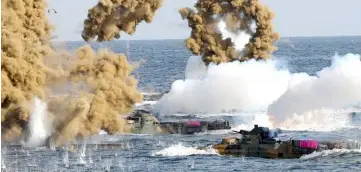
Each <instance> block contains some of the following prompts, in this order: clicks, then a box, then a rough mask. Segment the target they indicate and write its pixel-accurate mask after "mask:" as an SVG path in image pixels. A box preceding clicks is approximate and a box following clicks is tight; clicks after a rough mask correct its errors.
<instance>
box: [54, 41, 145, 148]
mask: <svg viewBox="0 0 361 172" xmlns="http://www.w3.org/2000/svg"><path fill="white" fill-rule="evenodd" d="M76 54H77V57H78V61H76V62H75V65H74V67H72V68H71V70H70V71H69V76H68V78H69V81H71V82H79V81H85V82H86V84H87V85H88V86H89V89H90V91H89V93H91V94H87V95H82V96H80V97H79V98H76V101H75V102H74V103H71V104H69V105H71V106H70V107H71V108H69V109H67V111H65V112H66V114H65V116H66V115H67V116H68V117H67V118H66V119H63V120H60V121H61V122H60V124H57V126H58V127H57V134H56V137H55V143H56V144H57V145H58V144H62V143H65V142H67V141H70V140H71V139H69V138H74V137H75V136H76V137H86V136H89V135H93V134H98V133H99V132H100V129H102V130H105V131H106V132H107V133H109V134H115V133H123V132H130V131H124V130H123V125H125V121H124V120H122V118H121V115H123V114H126V113H128V112H130V111H131V110H132V108H133V105H134V104H135V103H139V102H141V101H142V100H143V96H142V94H141V93H140V92H139V91H138V90H137V81H136V80H135V79H134V77H132V76H130V73H131V71H132V67H131V66H130V65H129V64H128V61H127V58H126V57H125V55H124V54H115V53H113V52H110V51H108V50H107V49H101V50H99V51H98V52H97V53H96V52H94V51H93V50H92V49H91V47H90V46H88V45H86V46H83V47H80V48H79V49H78V50H77V53H76ZM60 102H68V101H60ZM58 104H59V103H55V105H58ZM65 107H68V106H65ZM57 108H58V107H56V108H55V109H54V111H58V110H57ZM63 109H64V108H62V107H61V108H60V111H61V110H63ZM50 111H51V110H50ZM74 128H76V130H74ZM69 135H70V136H69Z"/></svg>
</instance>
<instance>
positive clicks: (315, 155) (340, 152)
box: [300, 149, 361, 160]
mask: <svg viewBox="0 0 361 172" xmlns="http://www.w3.org/2000/svg"><path fill="white" fill-rule="evenodd" d="M344 154H358V155H360V156H361V149H332V150H324V151H321V152H313V153H311V154H308V155H303V156H301V158H300V159H302V160H308V159H314V158H318V157H337V156H341V155H344Z"/></svg>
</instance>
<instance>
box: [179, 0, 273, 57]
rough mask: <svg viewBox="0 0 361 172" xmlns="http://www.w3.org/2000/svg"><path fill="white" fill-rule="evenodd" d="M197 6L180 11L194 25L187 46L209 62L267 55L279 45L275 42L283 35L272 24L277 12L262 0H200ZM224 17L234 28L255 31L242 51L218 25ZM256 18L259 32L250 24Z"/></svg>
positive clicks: (228, 25) (248, 31)
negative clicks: (224, 34)
mask: <svg viewBox="0 0 361 172" xmlns="http://www.w3.org/2000/svg"><path fill="white" fill-rule="evenodd" d="M195 8H196V9H197V12H196V11H194V10H192V9H190V8H182V9H180V11H179V12H180V14H181V15H182V18H183V19H187V20H188V25H189V27H191V28H192V33H191V36H190V37H189V38H188V39H187V40H186V47H187V48H188V49H189V50H190V51H192V53H193V54H195V55H202V56H203V61H204V62H205V63H206V64H209V63H210V62H214V63H217V64H219V63H221V62H229V61H234V60H240V61H244V60H248V59H252V58H255V59H267V58H269V56H270V54H271V53H272V52H273V51H274V50H275V49H276V47H274V46H273V43H274V42H275V41H276V40H278V39H279V35H278V34H277V33H275V32H274V31H273V28H272V23H271V20H272V18H273V13H272V12H271V11H270V10H269V9H268V8H267V7H266V6H263V5H261V4H260V2H259V1H258V0H198V2H197V3H196V4H195ZM220 20H223V21H224V22H225V23H226V27H227V30H228V31H230V32H233V33H235V34H237V32H239V31H246V33H248V34H250V35H253V36H252V38H251V40H250V42H249V43H248V44H247V45H246V47H245V49H244V50H243V51H242V52H240V51H238V50H236V49H235V48H234V43H232V41H231V39H229V38H227V39H223V38H222V35H221V34H220V33H219V31H218V28H217V22H218V21H220ZM252 20H253V21H254V22H256V26H257V29H256V32H255V33H252V28H251V25H250V21H252Z"/></svg>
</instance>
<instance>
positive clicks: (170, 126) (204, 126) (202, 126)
mask: <svg viewBox="0 0 361 172" xmlns="http://www.w3.org/2000/svg"><path fill="white" fill-rule="evenodd" d="M127 123H128V124H130V125H132V133H137V134H157V133H165V134H194V133H201V132H206V131H211V130H224V129H231V127H230V124H229V121H226V120H221V119H219V120H214V121H200V120H184V121H170V122H159V121H158V119H157V118H156V117H155V116H153V115H152V114H151V113H150V112H149V111H147V110H143V109H138V110H135V111H134V112H133V114H132V115H131V116H129V117H128V118H127Z"/></svg>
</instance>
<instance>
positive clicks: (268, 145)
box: [212, 125, 342, 158]
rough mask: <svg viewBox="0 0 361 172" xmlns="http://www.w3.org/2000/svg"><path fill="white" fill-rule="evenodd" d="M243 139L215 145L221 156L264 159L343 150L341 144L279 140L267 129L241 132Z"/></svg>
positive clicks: (261, 128)
mask: <svg viewBox="0 0 361 172" xmlns="http://www.w3.org/2000/svg"><path fill="white" fill-rule="evenodd" d="M238 133H240V134H242V136H243V137H242V138H237V137H229V138H224V139H223V140H222V142H221V143H219V144H215V145H213V146H212V147H213V149H215V150H216V151H217V152H218V153H219V154H221V155H233V156H251V157H262V158H300V157H301V156H302V155H305V154H310V153H312V152H315V151H322V150H327V149H334V148H342V145H341V144H339V143H332V142H323V143H322V142H318V141H316V140H292V139H290V140H287V141H281V140H279V139H277V138H276V137H277V133H275V132H271V131H270V130H269V128H267V127H258V125H255V127H254V128H253V129H252V130H251V131H245V130H241V131H239V132H238Z"/></svg>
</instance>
